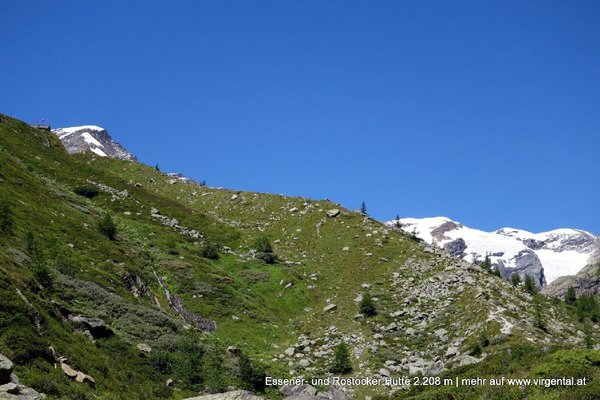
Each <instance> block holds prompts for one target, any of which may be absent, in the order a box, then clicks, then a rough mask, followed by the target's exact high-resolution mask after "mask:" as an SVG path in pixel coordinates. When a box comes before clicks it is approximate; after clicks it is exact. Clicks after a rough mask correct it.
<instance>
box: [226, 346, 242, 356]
mask: <svg viewBox="0 0 600 400" xmlns="http://www.w3.org/2000/svg"><path fill="white" fill-rule="evenodd" d="M227 354H229V355H230V356H231V357H239V356H240V355H241V354H242V352H241V351H240V349H238V348H237V347H234V346H229V347H227Z"/></svg>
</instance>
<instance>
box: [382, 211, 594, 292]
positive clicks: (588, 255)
mask: <svg viewBox="0 0 600 400" xmlns="http://www.w3.org/2000/svg"><path fill="white" fill-rule="evenodd" d="M399 223H400V226H401V229H402V230H404V231H405V232H407V233H411V234H415V235H416V236H418V237H419V238H421V239H422V240H424V241H425V242H427V243H430V244H435V245H437V246H439V247H442V248H445V249H446V250H448V251H450V252H451V253H452V254H453V255H455V256H457V257H461V258H464V259H465V260H467V261H470V262H475V261H480V262H481V261H483V260H484V259H485V257H486V255H487V256H489V258H490V261H491V263H492V265H494V266H496V267H498V269H499V270H500V273H501V274H502V275H503V276H504V277H505V278H509V277H510V276H511V275H512V274H513V273H519V275H520V276H521V278H523V277H524V275H525V274H529V275H532V276H534V278H535V280H536V282H537V283H538V286H539V287H542V286H545V285H546V284H547V283H550V282H552V281H554V280H556V279H557V278H559V277H561V276H566V275H575V274H577V272H579V271H580V270H581V269H583V268H584V267H585V266H586V265H588V264H590V263H593V262H595V261H596V260H598V259H600V237H598V236H595V235H594V234H592V233H591V232H588V231H585V230H582V229H573V228H559V229H553V230H550V231H547V232H540V233H532V232H529V231H526V230H523V229H515V228H508V227H504V228H499V229H497V230H495V231H491V232H486V231H482V230H478V229H474V228H470V227H467V226H465V225H463V224H462V223H459V222H456V221H453V220H452V219H450V218H448V217H431V218H403V219H400V220H399ZM387 224H388V225H397V224H398V222H396V221H395V220H393V221H388V222H387Z"/></svg>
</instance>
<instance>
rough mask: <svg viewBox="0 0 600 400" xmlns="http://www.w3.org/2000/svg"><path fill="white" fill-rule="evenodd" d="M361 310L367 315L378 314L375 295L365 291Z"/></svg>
mask: <svg viewBox="0 0 600 400" xmlns="http://www.w3.org/2000/svg"><path fill="white" fill-rule="evenodd" d="M360 312H361V313H362V314H364V315H365V316H367V317H372V316H373V315H377V309H376V308H375V304H374V303H373V297H371V294H370V293H365V294H364V295H363V298H362V300H361V301H360Z"/></svg>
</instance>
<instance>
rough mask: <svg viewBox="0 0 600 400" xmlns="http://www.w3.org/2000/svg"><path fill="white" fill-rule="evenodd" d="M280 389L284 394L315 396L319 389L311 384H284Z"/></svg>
mask: <svg viewBox="0 0 600 400" xmlns="http://www.w3.org/2000/svg"><path fill="white" fill-rule="evenodd" d="M279 391H280V392H281V394H283V395H284V396H315V395H316V394H317V389H316V388H315V387H314V386H311V385H286V386H282V387H281V388H280V389H279Z"/></svg>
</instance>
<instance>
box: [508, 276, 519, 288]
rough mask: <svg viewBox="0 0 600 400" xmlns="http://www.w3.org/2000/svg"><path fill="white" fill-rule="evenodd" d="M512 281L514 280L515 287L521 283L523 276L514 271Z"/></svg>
mask: <svg viewBox="0 0 600 400" xmlns="http://www.w3.org/2000/svg"><path fill="white" fill-rule="evenodd" d="M510 281H511V282H512V284H513V286H514V287H517V286H519V284H520V283H521V277H520V276H519V274H517V273H514V274H512V275H511V277H510Z"/></svg>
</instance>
